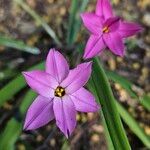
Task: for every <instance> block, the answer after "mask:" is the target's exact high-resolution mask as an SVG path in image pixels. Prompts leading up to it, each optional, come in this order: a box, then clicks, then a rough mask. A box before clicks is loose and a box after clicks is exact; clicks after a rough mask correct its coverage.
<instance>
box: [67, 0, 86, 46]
mask: <svg viewBox="0 0 150 150" xmlns="http://www.w3.org/2000/svg"><path fill="white" fill-rule="evenodd" d="M88 2H89V0H72V3H71V8H70V16H69V27H68V33H67V43H68V45H72V44H73V43H74V42H75V40H76V38H77V34H78V33H79V30H80V28H81V19H80V13H81V12H83V11H84V10H85V8H86V6H87V4H88Z"/></svg>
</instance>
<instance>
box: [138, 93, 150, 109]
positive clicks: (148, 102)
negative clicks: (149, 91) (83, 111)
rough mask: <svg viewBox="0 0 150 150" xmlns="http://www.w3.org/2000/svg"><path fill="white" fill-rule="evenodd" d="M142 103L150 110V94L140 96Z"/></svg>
mask: <svg viewBox="0 0 150 150" xmlns="http://www.w3.org/2000/svg"><path fill="white" fill-rule="evenodd" d="M140 103H141V104H142V105H143V106H144V107H145V108H146V109H147V110H148V111H150V95H144V96H143V97H141V98H140Z"/></svg>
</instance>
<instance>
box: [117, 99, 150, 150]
mask: <svg viewBox="0 0 150 150" xmlns="http://www.w3.org/2000/svg"><path fill="white" fill-rule="evenodd" d="M116 104H117V108H118V111H119V113H120V115H121V118H122V119H123V120H124V122H125V123H126V124H127V125H128V126H129V128H130V129H131V130H132V131H133V133H134V134H135V135H136V136H137V137H138V138H139V139H140V140H141V141H142V142H143V144H144V145H145V146H147V148H150V137H149V136H148V135H146V134H145V132H144V130H143V129H142V128H141V127H140V126H139V125H138V123H137V122H136V120H135V119H134V118H133V117H132V116H131V115H130V114H129V113H128V112H127V111H126V109H125V108H124V107H123V106H121V104H119V102H117V101H116Z"/></svg>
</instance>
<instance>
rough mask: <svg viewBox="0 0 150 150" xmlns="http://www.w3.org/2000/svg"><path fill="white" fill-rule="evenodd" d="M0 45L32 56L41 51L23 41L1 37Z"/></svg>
mask: <svg viewBox="0 0 150 150" xmlns="http://www.w3.org/2000/svg"><path fill="white" fill-rule="evenodd" d="M0 45H3V46H6V47H10V48H15V49H17V50H20V51H24V52H28V53H31V54H39V53H40V50H39V49H38V48H36V47H30V46H28V45H26V44H25V43H24V42H23V41H20V40H15V39H11V38H9V37H4V36H1V35H0Z"/></svg>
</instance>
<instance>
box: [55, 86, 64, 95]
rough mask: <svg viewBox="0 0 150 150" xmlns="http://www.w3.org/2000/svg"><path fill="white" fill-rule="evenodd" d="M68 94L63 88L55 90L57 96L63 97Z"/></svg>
mask: <svg viewBox="0 0 150 150" xmlns="http://www.w3.org/2000/svg"><path fill="white" fill-rule="evenodd" d="M65 94H66V92H65V89H64V88H63V87H61V86H58V87H57V88H56V90H55V96H57V97H63V96H64V95H65Z"/></svg>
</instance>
